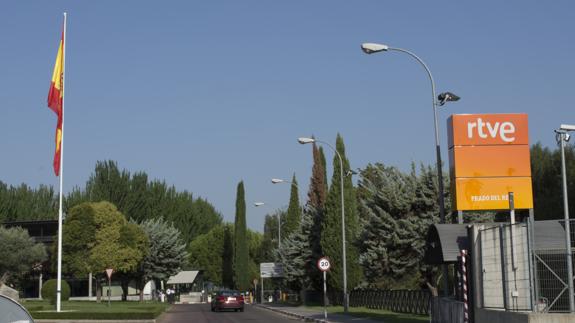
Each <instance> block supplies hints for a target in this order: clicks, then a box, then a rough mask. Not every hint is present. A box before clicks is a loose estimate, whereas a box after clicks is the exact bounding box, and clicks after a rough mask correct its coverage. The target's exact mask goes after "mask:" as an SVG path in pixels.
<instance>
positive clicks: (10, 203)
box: [0, 181, 58, 223]
mask: <svg viewBox="0 0 575 323" xmlns="http://www.w3.org/2000/svg"><path fill="white" fill-rule="evenodd" d="M57 206H58V204H57V195H56V194H55V193H54V189H53V188H52V187H51V186H46V185H40V186H39V187H38V188H37V189H34V188H31V187H29V186H28V185H26V184H21V185H20V186H8V185H6V184H4V183H2V182H1V181H0V223H2V222H8V221H24V220H47V219H54V218H55V217H56V215H57V214H58V213H57V210H58V209H57Z"/></svg>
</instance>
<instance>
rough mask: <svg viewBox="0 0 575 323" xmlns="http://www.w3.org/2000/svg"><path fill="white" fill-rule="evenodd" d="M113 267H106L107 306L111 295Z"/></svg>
mask: <svg viewBox="0 0 575 323" xmlns="http://www.w3.org/2000/svg"><path fill="white" fill-rule="evenodd" d="M113 272H114V269H112V268H108V269H106V276H108V306H110V296H111V295H112V273H113Z"/></svg>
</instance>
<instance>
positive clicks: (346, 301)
mask: <svg viewBox="0 0 575 323" xmlns="http://www.w3.org/2000/svg"><path fill="white" fill-rule="evenodd" d="M298 142H299V143H300V144H302V145H305V144H311V143H314V142H318V143H322V144H325V145H326V146H328V147H329V148H331V150H333V151H334V152H335V154H336V155H337V157H338V158H339V170H340V183H339V184H340V191H341V239H342V241H341V244H342V248H341V250H342V268H343V311H344V312H345V313H347V312H348V309H349V299H348V295H347V264H346V263H347V258H346V252H345V245H346V243H345V205H344V197H343V179H344V176H343V158H341V155H340V154H339V152H338V151H337V149H335V148H334V147H333V146H332V145H330V144H329V143H327V142H325V141H321V140H318V139H315V138H304V137H302V138H298Z"/></svg>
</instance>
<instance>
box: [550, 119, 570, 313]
mask: <svg viewBox="0 0 575 323" xmlns="http://www.w3.org/2000/svg"><path fill="white" fill-rule="evenodd" d="M570 131H575V126H572V125H567V124H562V125H561V127H560V128H559V130H555V133H556V139H557V143H558V144H559V145H560V146H561V172H562V176H563V216H564V219H565V247H566V248H567V281H568V285H567V286H568V288H569V311H570V312H575V301H574V300H573V297H574V296H575V295H574V294H573V263H572V261H573V260H572V258H573V256H572V255H571V221H570V220H569V202H568V201H567V171H566V170H565V142H567V141H569V138H570V137H571V136H570V135H569V132H570Z"/></svg>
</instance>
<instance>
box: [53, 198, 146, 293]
mask: <svg viewBox="0 0 575 323" xmlns="http://www.w3.org/2000/svg"><path fill="white" fill-rule="evenodd" d="M147 243H148V242H147V238H146V235H145V234H144V232H143V231H141V229H139V227H138V226H136V225H134V224H130V223H128V222H127V220H126V218H125V217H124V215H123V214H122V213H121V212H119V211H118V209H117V208H116V207H115V206H114V205H113V204H111V203H109V202H97V203H83V204H80V205H78V206H75V207H73V208H72V209H71V210H70V212H69V213H68V216H67V218H66V221H65V223H64V228H63V231H62V245H63V247H62V250H63V261H62V264H63V268H64V271H67V272H69V273H72V274H75V275H76V276H81V275H86V274H87V273H90V272H91V273H95V274H96V282H97V283H99V281H100V280H101V279H102V278H104V270H105V269H107V268H113V269H114V271H115V272H117V273H119V274H128V273H130V272H133V271H134V270H135V269H136V268H137V265H138V264H139V263H140V262H141V260H142V259H143V258H144V256H145V255H146V254H147V252H148V250H147V248H146V246H147ZM54 257H55V255H54ZM54 263H55V262H54ZM97 297H98V300H100V297H101V294H100V289H99V288H97Z"/></svg>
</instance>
